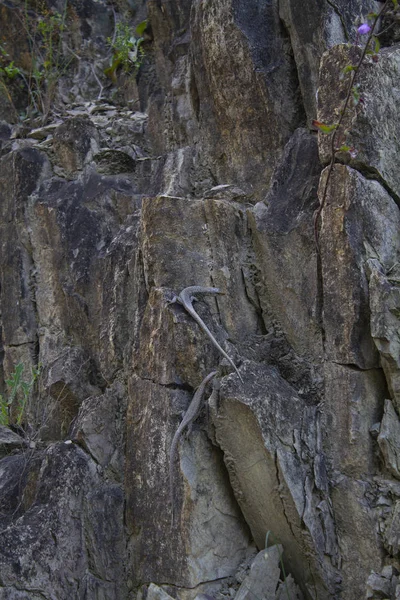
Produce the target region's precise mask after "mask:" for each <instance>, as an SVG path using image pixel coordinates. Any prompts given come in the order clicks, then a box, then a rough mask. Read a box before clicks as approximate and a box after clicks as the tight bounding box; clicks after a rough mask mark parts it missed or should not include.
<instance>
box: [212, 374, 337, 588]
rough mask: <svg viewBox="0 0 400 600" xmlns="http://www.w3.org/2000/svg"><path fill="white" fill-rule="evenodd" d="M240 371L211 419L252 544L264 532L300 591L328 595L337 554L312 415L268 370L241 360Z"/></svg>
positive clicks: (318, 434) (224, 388)
mask: <svg viewBox="0 0 400 600" xmlns="http://www.w3.org/2000/svg"><path fill="white" fill-rule="evenodd" d="M242 372H243V374H244V380H245V385H244V387H243V389H242V388H241V386H240V387H238V386H237V385H235V384H233V380H232V379H231V378H229V379H228V378H227V379H225V380H224V381H223V382H222V384H221V390H220V404H219V410H218V414H217V416H216V418H215V419H214V421H215V426H216V436H217V441H218V443H219V444H220V446H221V448H222V449H223V451H224V456H225V462H226V465H227V467H228V471H229V474H230V477H231V482H232V486H233V489H234V491H235V494H236V497H237V498H238V500H239V504H240V507H241V509H242V512H243V514H244V516H245V519H246V521H247V523H248V524H249V526H250V529H251V532H252V534H253V536H254V539H255V541H256V543H257V545H258V546H261V545H262V544H263V543H264V540H263V537H264V535H265V532H266V531H271V532H272V534H273V535H274V536H275V537H276V538H279V540H280V542H281V543H282V545H283V547H284V548H285V549H286V550H285V556H286V560H287V561H288V563H289V564H290V565H291V570H292V572H293V573H294V574H295V576H296V577H298V578H299V581H301V582H302V584H303V586H304V587H305V588H306V589H307V588H309V589H311V587H313V586H314V588H315V589H317V590H318V592H317V593H318V594H319V595H318V597H321V598H324V597H329V594H334V593H335V586H336V581H337V571H336V568H337V561H338V556H339V552H338V546H337V539H336V533H335V528H334V524H333V520H332V514H331V512H330V508H329V501H328V496H327V493H328V480H327V475H326V471H325V465H324V456H323V454H322V448H321V447H320V443H321V432H320V429H319V427H320V425H319V418H318V412H317V410H316V409H315V408H312V407H306V406H304V404H303V401H302V400H301V398H299V396H297V394H296V392H295V390H294V389H293V388H291V387H290V385H288V383H287V382H286V381H285V380H284V379H282V378H281V377H280V376H279V374H278V373H277V372H276V370H275V369H273V368H271V367H264V366H261V365H256V364H254V363H253V364H252V363H250V362H249V363H246V366H245V369H244V370H243V368H242ZM289 415H290V417H289ZM289 418H290V422H291V427H290V428H287V421H288V419H289ZM304 529H305V530H306V531H307V535H304V534H303V530H304ZM306 556H307V559H305V557H306ZM311 573H312V576H311ZM311 579H312V582H313V583H311Z"/></svg>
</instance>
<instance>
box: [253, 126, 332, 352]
mask: <svg viewBox="0 0 400 600" xmlns="http://www.w3.org/2000/svg"><path fill="white" fill-rule="evenodd" d="M319 175H320V166H319V162H318V152H317V143H316V140H315V138H314V137H313V136H311V135H310V134H309V133H307V132H306V130H304V129H298V130H296V132H295V133H294V134H293V136H292V137H291V139H290V140H289V142H288V143H287V145H286V146H285V150H284V153H283V157H282V160H281V162H280V165H279V167H278V168H277V170H276V171H275V173H274V176H273V178H272V185H271V189H270V191H269V193H268V195H267V198H266V199H265V203H259V204H257V205H256V207H255V209H254V211H251V212H250V211H249V221H250V226H251V228H252V233H253V244H254V249H255V255H256V258H257V264H258V265H259V268H260V269H261V273H262V287H261V286H260V289H259V290H258V294H259V296H260V302H261V305H262V309H263V313H264V315H263V316H264V320H265V324H266V327H267V328H268V326H270V323H271V321H275V320H277V321H278V322H279V324H280V325H281V327H282V329H283V332H284V334H285V336H286V338H287V340H288V342H289V343H290V345H291V346H292V347H293V349H294V350H295V352H296V353H297V354H298V355H300V356H304V355H305V356H312V357H313V359H315V360H316V361H319V360H320V356H321V353H322V337H321V328H320V314H319V307H318V303H319V290H318V286H319V284H318V275H317V255H316V248H315V241H314V232H313V226H312V222H313V213H314V211H315V209H316V207H317V202H318V200H317V187H318V181H319ZM298 261H301V263H302V268H301V269H298V266H297V265H298Z"/></svg>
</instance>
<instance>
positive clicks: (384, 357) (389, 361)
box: [368, 251, 400, 410]
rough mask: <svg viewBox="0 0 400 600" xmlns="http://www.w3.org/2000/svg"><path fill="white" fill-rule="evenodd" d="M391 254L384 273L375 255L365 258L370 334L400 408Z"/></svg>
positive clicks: (399, 296) (397, 305)
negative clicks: (367, 275)
mask: <svg viewBox="0 0 400 600" xmlns="http://www.w3.org/2000/svg"><path fill="white" fill-rule="evenodd" d="M399 254H400V251H397V252H396V254H394V255H393V261H394V263H393V265H392V266H391V268H390V269H389V270H388V272H387V274H385V270H384V268H383V267H382V265H381V264H380V263H379V261H377V260H376V259H372V260H370V261H369V262H368V269H369V271H370V275H369V296H370V301H369V302H370V309H371V335H372V337H373V340H374V342H375V345H376V347H377V349H378V351H379V355H380V359H381V364H382V368H383V370H384V372H385V375H386V380H387V384H388V388H389V391H390V393H391V396H392V398H393V401H394V403H395V406H396V408H397V410H400V338H399V330H400V318H399V315H400V312H399V311H400V287H399V283H400V273H399V268H398V267H399V263H398V261H397V260H396V259H397V257H398V256H399Z"/></svg>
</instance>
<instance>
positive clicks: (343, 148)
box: [336, 144, 350, 152]
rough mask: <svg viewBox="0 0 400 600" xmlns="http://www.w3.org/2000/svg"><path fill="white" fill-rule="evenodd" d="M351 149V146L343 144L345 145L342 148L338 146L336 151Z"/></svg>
mask: <svg viewBox="0 0 400 600" xmlns="http://www.w3.org/2000/svg"><path fill="white" fill-rule="evenodd" d="M349 150H350V146H346V144H343V146H340V148H338V149H337V150H336V152H348V151H349Z"/></svg>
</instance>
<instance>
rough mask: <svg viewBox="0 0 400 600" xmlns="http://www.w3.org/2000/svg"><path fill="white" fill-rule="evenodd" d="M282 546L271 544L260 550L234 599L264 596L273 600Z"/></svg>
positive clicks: (242, 599)
mask: <svg viewBox="0 0 400 600" xmlns="http://www.w3.org/2000/svg"><path fill="white" fill-rule="evenodd" d="M282 553H283V549H282V546H271V547H270V548H267V549H265V550H261V552H259V554H257V556H256V557H255V559H254V560H253V562H252V565H251V568H250V573H249V574H248V575H247V577H246V578H245V579H244V581H243V583H242V585H241V586H240V588H239V591H238V593H237V594H236V596H235V600H248V599H250V598H265V600H275V592H276V588H277V586H278V581H279V577H280V574H281V572H280V560H281V556H282Z"/></svg>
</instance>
